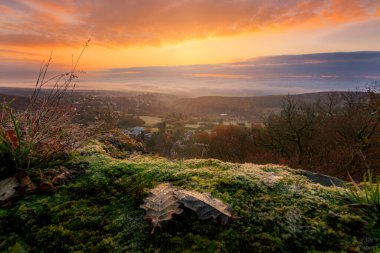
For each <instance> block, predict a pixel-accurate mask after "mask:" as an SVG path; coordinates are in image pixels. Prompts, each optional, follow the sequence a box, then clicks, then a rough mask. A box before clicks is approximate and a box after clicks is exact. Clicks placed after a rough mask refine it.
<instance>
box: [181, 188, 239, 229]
mask: <svg viewBox="0 0 380 253" xmlns="http://www.w3.org/2000/svg"><path fill="white" fill-rule="evenodd" d="M174 194H175V196H176V198H177V200H178V202H180V203H182V204H183V205H184V206H186V207H187V208H189V209H191V210H193V211H194V212H196V213H197V214H198V217H199V219H201V220H207V219H209V218H213V219H214V220H215V221H217V222H219V223H221V224H227V222H228V219H229V218H234V217H233V216H232V208H231V206H230V205H227V204H226V203H224V202H223V201H221V200H219V199H216V198H214V197H213V196H211V194H210V193H199V192H196V191H187V190H179V189H178V190H176V191H175V193H174Z"/></svg>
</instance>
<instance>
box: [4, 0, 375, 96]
mask: <svg viewBox="0 0 380 253" xmlns="http://www.w3.org/2000/svg"><path fill="white" fill-rule="evenodd" d="M88 39H91V42H90V46H89V47H88V48H87V49H86V51H85V54H84V55H83V57H82V58H81V61H80V65H79V68H80V69H81V70H84V71H86V73H87V74H85V75H83V78H82V79H83V80H82V82H83V86H84V87H86V88H91V87H92V88H97V89H127V90H128V89H131V88H133V89H143V90H144V91H145V90H146V91H150V90H151V91H161V90H164V88H165V89H166V88H168V87H169V86H170V88H171V89H172V90H176V89H177V91H178V92H179V93H186V90H189V89H190V90H191V91H188V92H187V93H189V94H190V93H191V94H192V95H194V94H196V95H200V94H203V93H204V94H207V95H209V93H210V94H213V93H214V94H218V95H219V94H222V95H223V94H235V95H239V94H243V95H244V94H246V95H247V94H248V95H258V94H267V93H268V94H269V93H271V94H272V93H279V92H298V93H299V92H308V91H317V90H325V89H344V88H347V89H352V88H354V86H357V85H358V83H365V82H368V81H371V80H374V79H376V78H377V77H378V76H380V72H379V59H378V58H379V55H378V53H377V52H379V51H380V43H379V41H380V0H287V1H283V0H218V1H215V0H175V1H169V0H112V1H108V0H93V1H87V0H61V1H55V0H1V1H0V85H1V86H12V85H13V86H17V85H23V84H25V83H28V82H31V81H32V80H33V78H34V79H35V77H36V75H37V72H38V69H39V67H40V65H41V62H42V61H43V60H46V59H47V58H49V56H50V54H52V57H53V64H52V73H54V72H55V71H62V70H64V69H68V68H70V66H71V64H72V59H73V58H74V59H75V58H76V57H77V56H78V55H79V53H80V50H81V47H82V46H83V44H84V42H85V41H86V40H88ZM337 52H357V53H352V54H339V53H337ZM320 53H322V54H320ZM326 53H330V54H326ZM357 57H359V58H360V57H361V58H360V59H361V60H360V61H358V60H357ZM306 58H308V60H305V59H306ZM315 58H317V60H316V59H315ZM292 60H293V62H292ZM305 61H306V63H307V65H308V68H307V67H304V66H303V65H304V64H305ZM313 61H316V62H315V64H314V63H313ZM295 62H296V63H295ZM313 64H314V65H313ZM259 65H260V67H258V66H259ZM274 65H276V66H277V67H274ZM279 66H281V67H279ZM344 66H346V67H347V68H345V67H344ZM363 66H366V68H367V70H365V69H364V70H363ZM342 68H343V69H342ZM189 69H191V71H190V70H189ZM321 70H323V71H324V72H323V73H322V72H321ZM287 71H290V73H287ZM168 73H170V75H169V74H168ZM347 77H350V78H347ZM344 83H346V86H345V85H344ZM169 84H170V85H169ZM179 87H182V89H179ZM217 90H219V91H217ZM223 90H224V91H223ZM196 91H197V92H196ZM202 91H203V93H202ZM248 91H249V92H248Z"/></svg>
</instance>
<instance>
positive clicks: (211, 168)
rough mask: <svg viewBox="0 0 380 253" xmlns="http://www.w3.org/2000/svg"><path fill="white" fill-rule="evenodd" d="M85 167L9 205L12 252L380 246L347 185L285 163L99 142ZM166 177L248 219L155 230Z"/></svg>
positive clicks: (4, 240)
mask: <svg viewBox="0 0 380 253" xmlns="http://www.w3.org/2000/svg"><path fill="white" fill-rule="evenodd" d="M72 163H73V164H75V163H81V164H83V163H87V164H88V168H87V169H86V171H85V173H82V174H81V175H80V176H79V177H77V178H75V179H74V180H72V181H71V182H70V183H68V184H67V185H65V186H63V187H60V188H59V189H57V190H55V191H54V192H52V193H50V194H44V195H42V194H40V195H33V196H26V197H25V198H23V199H21V200H19V201H17V202H14V203H11V204H8V205H7V206H5V207H1V208H0V231H2V232H1V234H0V251H3V252H154V251H155V250H160V252H318V251H319V252H326V251H331V252H360V251H363V249H370V250H375V248H376V243H378V242H377V241H376V239H375V238H374V235H373V231H374V229H375V228H374V226H375V225H373V224H372V223H371V220H368V219H366V216H363V215H362V214H360V213H358V211H357V210H355V209H353V208H350V207H348V206H347V204H346V202H345V200H344V199H343V197H342V194H341V193H342V191H343V190H342V189H341V188H335V187H325V186H322V185H318V184H314V183H312V182H311V181H309V180H308V179H307V178H306V177H304V176H302V175H301V174H300V173H299V172H298V171H293V170H292V169H289V168H287V167H283V166H278V165H265V166H264V165H263V166H258V165H253V164H232V163H224V162H221V161H218V160H213V159H210V160H185V161H169V160H166V159H164V158H159V157H152V156H133V157H130V158H129V159H114V158H111V157H110V156H108V155H107V154H106V153H105V152H104V151H103V150H102V149H101V147H100V146H99V145H96V144H94V145H93V146H92V147H88V148H87V149H86V150H84V151H83V152H82V155H81V156H80V155H78V156H77V157H75V158H74V159H73V161H72ZM160 182H171V183H172V184H173V185H175V186H177V187H181V188H184V189H190V190H196V191H199V192H210V193H211V194H212V195H213V196H214V197H217V198H219V199H221V200H223V201H224V202H226V203H229V204H230V205H231V206H232V208H233V211H234V215H235V216H238V217H240V218H239V219H237V220H233V221H231V222H229V223H228V224H227V225H220V224H217V223H215V222H212V221H201V220H198V219H197V216H196V215H195V214H193V213H192V212H185V214H183V215H181V216H178V217H174V219H173V221H172V222H170V223H169V224H168V225H167V229H166V230H165V231H157V232H156V233H155V234H153V235H152V234H150V231H151V227H150V224H149V223H148V222H146V221H145V220H144V219H143V216H144V215H145V213H144V210H143V209H141V208H140V207H139V205H140V204H141V203H142V202H143V198H144V197H145V196H146V194H147V192H148V191H149V189H151V188H153V187H154V186H156V185H157V184H158V183H160Z"/></svg>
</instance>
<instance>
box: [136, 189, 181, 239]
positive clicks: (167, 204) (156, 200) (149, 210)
mask: <svg viewBox="0 0 380 253" xmlns="http://www.w3.org/2000/svg"><path fill="white" fill-rule="evenodd" d="M174 192H175V188H174V187H173V186H172V185H171V184H169V183H162V184H159V185H157V186H156V187H155V188H154V189H152V190H150V192H149V196H148V197H146V198H145V199H144V202H145V203H144V204H142V205H141V206H140V207H141V208H143V209H145V210H146V215H145V217H144V218H145V219H146V220H148V221H150V222H151V223H152V225H153V230H152V234H153V233H154V231H155V229H156V228H157V227H159V228H160V229H163V226H164V224H166V222H167V221H169V220H171V219H172V217H173V215H174V214H181V213H182V212H183V210H182V209H181V208H179V206H180V203H178V202H177V199H176V198H175V195H174Z"/></svg>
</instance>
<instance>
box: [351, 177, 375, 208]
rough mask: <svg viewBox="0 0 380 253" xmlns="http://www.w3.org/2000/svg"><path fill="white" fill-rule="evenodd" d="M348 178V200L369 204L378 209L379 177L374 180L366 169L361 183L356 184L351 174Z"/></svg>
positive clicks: (354, 202)
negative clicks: (349, 180) (349, 181)
mask: <svg viewBox="0 0 380 253" xmlns="http://www.w3.org/2000/svg"><path fill="white" fill-rule="evenodd" d="M350 179H351V183H349V184H347V197H348V199H349V200H350V202H351V203H353V204H359V205H370V206H373V207H375V208H377V209H379V210H380V177H379V176H378V177H376V179H375V180H374V179H373V176H372V173H371V171H369V170H368V172H367V173H366V174H364V176H363V182H362V183H361V184H357V183H356V182H355V181H354V180H353V179H352V178H351V176H350ZM375 181H376V182H375Z"/></svg>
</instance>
